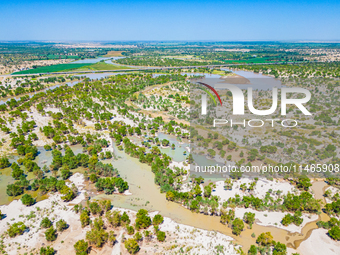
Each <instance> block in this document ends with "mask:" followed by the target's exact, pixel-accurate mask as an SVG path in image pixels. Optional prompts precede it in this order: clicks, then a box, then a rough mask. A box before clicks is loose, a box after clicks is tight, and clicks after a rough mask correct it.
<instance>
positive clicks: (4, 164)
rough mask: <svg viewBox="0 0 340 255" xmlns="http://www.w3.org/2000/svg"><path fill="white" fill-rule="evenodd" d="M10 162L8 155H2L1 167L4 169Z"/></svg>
mask: <svg viewBox="0 0 340 255" xmlns="http://www.w3.org/2000/svg"><path fill="white" fill-rule="evenodd" d="M9 166H10V163H9V160H8V158H7V157H1V158H0V169H4V168H6V167H9Z"/></svg>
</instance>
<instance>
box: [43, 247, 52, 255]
mask: <svg viewBox="0 0 340 255" xmlns="http://www.w3.org/2000/svg"><path fill="white" fill-rule="evenodd" d="M53 254H55V250H54V249H53V247H50V246H47V247H41V248H40V255H53Z"/></svg>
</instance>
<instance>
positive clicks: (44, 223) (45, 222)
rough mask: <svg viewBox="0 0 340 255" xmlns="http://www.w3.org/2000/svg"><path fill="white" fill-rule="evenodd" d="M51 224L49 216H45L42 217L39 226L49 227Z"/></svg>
mask: <svg viewBox="0 0 340 255" xmlns="http://www.w3.org/2000/svg"><path fill="white" fill-rule="evenodd" d="M51 226H52V221H50V219H49V218H47V217H45V218H43V219H42V221H41V223H40V227H42V228H50V227H51Z"/></svg>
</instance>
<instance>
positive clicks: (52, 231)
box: [45, 226, 57, 242]
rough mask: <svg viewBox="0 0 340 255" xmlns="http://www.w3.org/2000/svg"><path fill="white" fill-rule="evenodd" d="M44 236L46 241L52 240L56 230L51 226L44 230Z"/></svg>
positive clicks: (54, 237)
mask: <svg viewBox="0 0 340 255" xmlns="http://www.w3.org/2000/svg"><path fill="white" fill-rule="evenodd" d="M45 237H46V240H47V241H50V242H53V241H54V240H56V239H57V230H56V229H54V228H53V226H52V227H50V228H49V229H47V230H46V232H45Z"/></svg>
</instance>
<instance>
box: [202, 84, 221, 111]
mask: <svg viewBox="0 0 340 255" xmlns="http://www.w3.org/2000/svg"><path fill="white" fill-rule="evenodd" d="M197 83H199V84H202V85H204V86H206V87H207V88H209V89H211V91H212V92H214V93H215V95H216V96H217V98H218V100H220V103H221V105H222V101H221V98H220V95H219V94H218V93H217V91H216V90H215V89H214V88H213V87H211V86H210V85H208V84H205V83H203V82H199V81H198V82H197Z"/></svg>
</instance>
